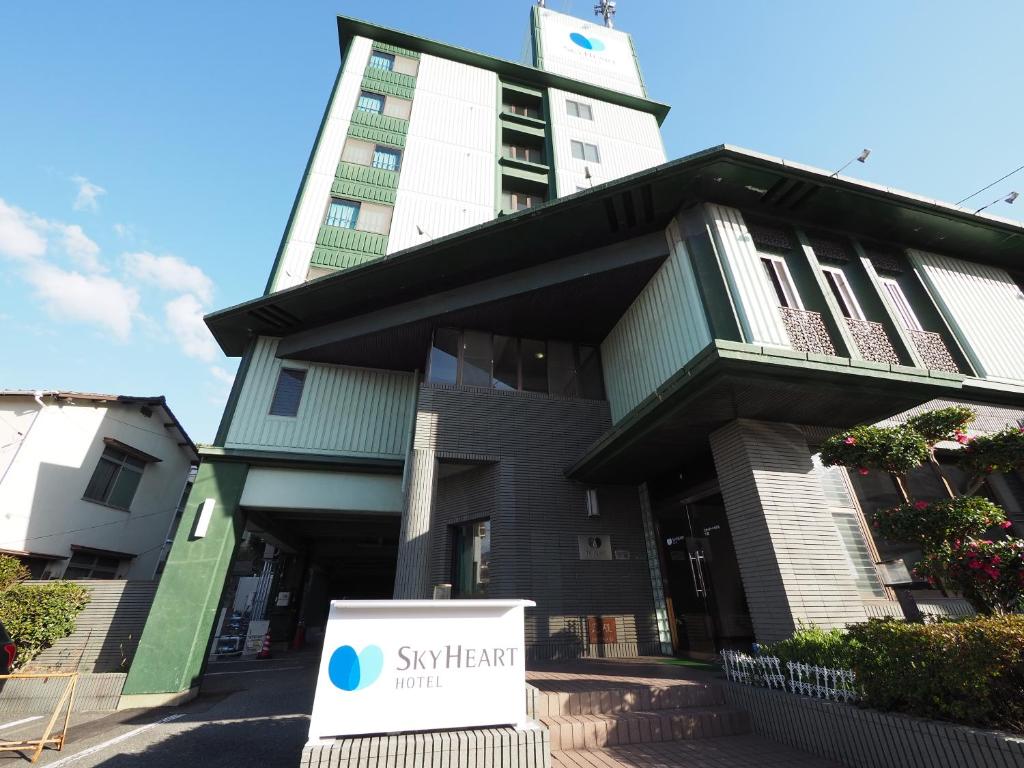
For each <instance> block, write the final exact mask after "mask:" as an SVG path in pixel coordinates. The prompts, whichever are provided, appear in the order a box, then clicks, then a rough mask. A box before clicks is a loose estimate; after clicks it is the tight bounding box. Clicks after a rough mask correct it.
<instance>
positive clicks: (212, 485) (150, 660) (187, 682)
mask: <svg viewBox="0 0 1024 768" xmlns="http://www.w3.org/2000/svg"><path fill="white" fill-rule="evenodd" d="M248 469H249V467H248V465H247V464H232V463H222V462H210V461H203V463H202V464H201V465H200V466H199V473H198V475H196V481H195V485H193V487H192V492H191V493H190V494H189V498H188V502H187V504H186V506H185V513H184V515H183V516H182V518H181V523H180V524H179V526H178V531H177V533H176V534H175V536H174V544H173V546H172V547H171V551H170V554H169V555H168V557H167V565H166V567H165V569H164V572H163V575H162V576H161V578H160V586H159V588H158V589H157V593H156V599H155V600H154V601H153V608H152V610H151V611H150V613H149V618H148V619H147V621H146V627H145V629H144V630H143V632H142V637H141V638H140V640H139V647H138V650H137V651H136V652H135V658H134V660H133V661H132V667H131V670H130V671H129V673H128V679H127V680H126V681H125V685H124V690H123V691H122V694H123V695H126V696H130V695H138V694H153V693H178V692H181V691H187V690H188V689H189V688H191V687H193V686H195V685H198V683H199V676H200V674H201V673H202V670H203V665H204V663H205V661H206V653H207V647H208V645H209V642H210V634H211V633H212V632H213V623H214V620H215V619H216V615H217V608H218V606H219V604H220V598H221V593H222V592H223V590H224V582H225V579H226V578H227V573H228V569H229V568H230V567H231V560H232V558H233V557H234V554H235V548H236V547H237V546H238V542H239V540H240V539H241V536H242V531H243V529H244V528H245V517H244V515H243V514H242V512H240V511H239V508H238V503H239V500H240V499H241V498H242V490H243V489H244V488H245V477H246V474H247V472H248ZM205 499H213V500H214V501H215V502H216V504H215V507H214V511H213V516H212V518H211V520H210V525H209V527H208V528H207V532H206V536H204V537H203V538H201V539H196V538H193V537H192V531H193V529H194V528H195V522H196V517H197V516H198V514H199V509H200V508H201V507H202V504H203V501H204V500H205Z"/></svg>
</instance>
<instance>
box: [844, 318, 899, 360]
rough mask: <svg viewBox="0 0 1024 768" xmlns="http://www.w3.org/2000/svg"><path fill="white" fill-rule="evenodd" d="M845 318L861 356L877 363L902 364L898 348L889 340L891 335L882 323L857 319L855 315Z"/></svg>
mask: <svg viewBox="0 0 1024 768" xmlns="http://www.w3.org/2000/svg"><path fill="white" fill-rule="evenodd" d="M845 319H846V325H847V327H848V328H849V329H850V335H851V336H853V342H854V344H856V345H857V349H858V351H859V352H860V355H861V357H863V358H864V359H865V360H871V361H872V362H875V363H888V364H890V365H899V364H900V358H899V356H898V355H897V354H896V350H895V349H893V346H892V342H891V341H889V336H888V334H886V332H885V328H883V327H882V324H881V323H873V322H871V321H870V320H857V319H856V318H853V317H847V318H845Z"/></svg>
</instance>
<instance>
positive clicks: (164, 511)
mask: <svg viewBox="0 0 1024 768" xmlns="http://www.w3.org/2000/svg"><path fill="white" fill-rule="evenodd" d="M177 509H178V505H177V504H175V505H174V506H173V507H170V508H169V509H161V510H160V511H158V512H147V513H146V514H144V515H131V516H130V517H128V518H125V519H124V520H111V521H110V522H107V523H99V524H97V525H89V526H86V527H85V528H71V529H69V530H67V531H56V532H54V533H44V534H41V535H39V536H26V537H25V538H24V539H21V538H18V539H9V540H8V541H0V546H4V545H7V544H16V543H18V542H20V541H36V540H37V539H50V538H53V537H54V536H64V535H65V534H68V533H81V532H82V531H92V530H95V529H96V528H106V527H107V526H108V525H124V524H125V523H130V522H132V521H133V520H142V519H144V518H147V517H156V516H158V515H166V514H167V513H168V512H174V511H177Z"/></svg>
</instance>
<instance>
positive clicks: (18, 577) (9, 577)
mask: <svg viewBox="0 0 1024 768" xmlns="http://www.w3.org/2000/svg"><path fill="white" fill-rule="evenodd" d="M28 577H29V572H28V568H26V567H25V566H24V565H22V564H21V561H20V560H18V559H16V558H13V557H11V556H10V555H0V592H5V591H7V590H8V589H10V588H11V587H13V586H14V585H15V584H17V583H18V582H19V581H24V580H25V579H27V578H28Z"/></svg>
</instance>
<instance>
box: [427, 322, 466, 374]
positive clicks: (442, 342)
mask: <svg viewBox="0 0 1024 768" xmlns="http://www.w3.org/2000/svg"><path fill="white" fill-rule="evenodd" d="M459 344H460V340H459V332H458V331H455V330H452V329H451V328H438V329H437V330H436V331H434V345H433V347H431V349H430V363H429V368H428V373H427V380H428V381H431V382H433V383H435V384H457V383H458V381H459Z"/></svg>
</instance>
